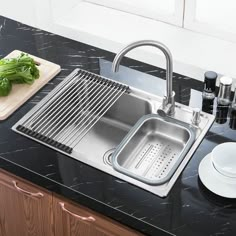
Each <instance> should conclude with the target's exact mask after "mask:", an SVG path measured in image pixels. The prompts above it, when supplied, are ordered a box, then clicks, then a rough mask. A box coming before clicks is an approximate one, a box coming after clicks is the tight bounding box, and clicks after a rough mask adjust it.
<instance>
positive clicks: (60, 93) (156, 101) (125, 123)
mask: <svg viewBox="0 0 236 236" xmlns="http://www.w3.org/2000/svg"><path fill="white" fill-rule="evenodd" d="M81 71H82V72H81ZM78 73H80V76H81V78H82V79H85V80H84V81H83V82H82V83H81V86H82V87H81V88H80V90H78V89H77V87H76V86H77V84H74V82H73V79H74V76H77V74H78ZM72 77H73V78H72ZM76 78H77V77H76ZM94 81H95V82H96V81H98V82H96V83H95V82H94ZM104 81H105V82H104ZM106 81H107V79H106V78H104V77H103V78H102V77H101V78H98V76H97V75H95V74H92V73H90V72H86V71H83V70H76V71H75V72H73V73H72V74H71V76H68V78H66V79H64V80H63V82H62V83H61V84H60V85H58V86H57V87H56V88H55V89H54V90H53V91H52V92H51V93H49V94H48V95H47V96H46V97H45V98H44V99H43V100H42V101H41V102H40V103H38V104H37V105H36V106H35V107H34V108H33V109H32V110H31V111H29V112H28V113H27V114H26V115H25V116H24V117H23V118H21V120H19V121H18V122H17V123H16V124H15V125H14V126H13V127H12V129H13V130H14V131H15V132H18V133H20V134H22V135H24V136H26V137H29V138H31V139H33V140H35V141H37V142H40V143H42V144H44V145H46V146H49V147H50V148H53V149H55V150H57V151H59V152H62V153H64V154H65V155H68V156H69V157H71V158H74V159H76V160H78V161H81V162H83V163H86V164H88V165H90V166H92V167H94V168H97V169H99V170H102V171H104V172H106V173H108V174H111V175H113V176H115V177H117V178H119V179H122V180H124V181H127V182H129V183H131V184H133V185H136V186H138V187H140V188H142V189H145V190H147V191H149V192H151V193H153V194H155V195H158V196H160V197H165V196H167V194H168V193H169V191H170V189H171V188H172V186H173V185H174V183H175V181H176V180H177V178H178V177H179V175H180V174H181V172H182V171H183V169H184V167H185V166H186V164H187V163H188V161H189V160H190V158H191V156H192V155H193V153H194V152H195V150H196V149H197V147H198V145H199V144H200V143H201V141H202V139H203V138H204V136H205V134H206V132H207V131H208V129H209V128H210V127H211V125H212V123H213V121H214V116H213V115H210V114H207V113H204V112H201V115H200V119H201V122H200V123H199V125H198V126H193V125H192V113H193V110H192V109H191V108H190V107H187V106H184V105H182V104H178V103H176V104H175V114H174V116H173V117H172V118H168V117H167V118H165V119H161V118H160V117H159V118H158V119H157V118H154V117H157V110H158V108H159V107H160V106H161V104H162V98H161V97H159V96H156V95H153V94H150V93H146V92H144V91H142V90H138V89H136V88H133V87H129V88H128V90H127V86H126V87H125V89H126V92H124V91H123V87H124V86H125V85H120V84H116V82H114V81H112V80H109V81H108V82H106ZM103 83H105V84H106V88H104V86H103ZM92 84H97V85H95V87H94V88H93V89H94V91H95V88H97V87H96V86H103V87H102V89H109V91H110V93H111V94H113V93H117V94H118V95H119V96H117V98H116V99H114V100H113V101H114V102H112V103H111V105H110V106H109V109H106V110H105V109H104V110H102V111H101V113H98V112H97V110H98V108H97V107H98V106H97V105H96V103H95V105H93V106H91V109H90V110H89V109H87V110H86V109H85V108H86V106H87V105H88V104H89V103H90V102H91V101H92V100H94V99H96V101H99V102H100V101H101V99H104V97H105V96H107V93H104V96H101V98H99V99H97V98H98V95H96V96H95V95H94V93H93V95H92V96H90V97H89V95H88V94H89V93H90V90H89V88H90V85H91V87H92V86H93V85H92ZM73 86H74V87H73ZM71 88H73V90H74V91H75V92H76V91H79V93H81V94H82V93H83V91H84V93H83V96H82V99H84V100H85V101H86V103H84V105H83V107H82V109H81V110H79V111H78V112H77V110H78V109H79V107H80V105H79V104H78V102H77V100H78V101H79V102H80V101H81V100H79V99H80V98H79V97H78V95H76V94H75V95H70V94H71V92H70V91H72V90H70V89H71ZM74 88H76V89H74ZM66 91H67V92H66ZM68 91H69V92H68ZM99 91H101V89H99ZM64 92H65V93H64ZM66 97H67V98H66ZM69 97H71V98H72V99H71V100H69ZM87 98H88V99H87ZM63 99H67V102H65V101H63ZM57 101H58V102H57ZM106 102H108V103H109V102H110V100H107V101H105V100H104V104H105V106H106V104H107V103H106ZM63 104H66V105H65V106H63ZM74 104H75V105H74ZM93 104H94V103H93ZM99 107H100V106H99ZM66 109H68V112H67V111H66ZM93 109H94V110H95V109H96V113H94V114H92V115H89V119H87V120H88V122H89V123H87V125H86V126H84V128H83V130H85V131H86V132H84V133H82V135H81V136H78V137H80V138H79V141H78V142H77V141H76V142H74V141H71V143H72V144H74V145H73V146H72V145H69V147H68V146H66V145H64V144H63V143H60V141H61V140H63V135H64V133H66V137H68V136H69V135H71V137H72V138H73V139H75V140H76V138H77V137H76V136H75V135H73V132H75V133H76V132H77V126H78V123H81V121H78V119H77V120H76V122H74V123H73V124H71V121H73V120H74V119H75V118H76V117H77V116H80V117H82V118H80V119H81V120H83V119H84V117H86V116H87V115H88V114H91V113H92V110H93ZM65 111H66V112H65ZM99 112H100V111H99ZM47 113H48V114H49V115H47V116H46V115H45V114H47ZM54 113H55V114H57V115H56V116H55V115H54ZM63 113H65V114H66V115H65V116H64V117H63ZM70 113H71V115H70ZM80 114H82V115H80ZM98 115H99V119H97V118H96V117H97V116H98ZM141 117H145V122H144V121H143V122H138V120H139V119H140V118H141ZM147 117H149V118H150V117H152V119H146V118H147ZM41 118H42V119H43V121H42V122H41V120H40V119H41ZM94 118H96V119H95V121H96V122H94ZM91 122H92V125H90V127H89V129H85V128H86V127H87V126H88V124H90V123H91ZM137 122H138V126H139V128H140V129H139V131H138V132H137V133H135V132H133V134H135V135H133V136H132V135H131V136H130V137H131V138H130V144H132V145H128V146H126V147H125V148H124V149H122V150H120V152H119V154H120V156H119V158H118V159H117V166H118V165H119V167H121V168H123V169H125V170H126V171H127V170H128V171H129V172H132V174H129V175H127V172H122V171H120V168H119V167H118V168H117V166H116V167H115V169H114V168H113V166H112V155H113V153H114V152H115V151H116V150H119V147H120V145H121V143H122V140H123V139H124V138H125V137H126V136H127V135H129V134H130V132H131V131H132V129H134V128H133V127H136V125H135V124H136V123H137ZM37 124H41V125H37ZM54 124H55V125H54ZM62 124H65V128H63V126H62ZM57 130H58V133H56V131H57ZM193 130H194V131H193ZM40 132H41V133H40ZM131 133H132V132H131ZM45 134H49V136H46V135H45ZM128 137H129V136H128ZM67 139H68V138H64V140H65V141H66V140H67ZM65 144H66V143H65ZM157 144H158V147H157ZM166 144H167V146H166ZM147 145H149V147H151V148H154V149H156V151H157V150H158V148H160V149H161V150H162V151H163V154H164V153H166V155H167V157H168V158H167V159H166V158H164V159H163V162H165V161H167V160H170V159H171V155H174V154H175V155H176V157H178V158H175V160H174V161H173V162H172V163H173V164H170V165H169V169H170V171H167V172H166V173H168V172H169V174H166V175H165V174H164V172H163V173H162V175H163V178H156V175H157V176H158V177H159V176H161V172H160V173H159V172H155V171H154V172H152V171H147V169H148V168H149V166H148V167H147V168H146V166H147V165H149V164H145V160H144V159H142V157H141V159H140V157H139V158H137V157H136V154H135V153H136V152H140V151H141V152H142V150H144V151H145V150H146V149H148V148H149V147H148V146H147ZM161 145H163V146H161ZM168 145H169V146H168ZM134 146H135V147H134ZM146 146H147V147H146ZM117 147H118V149H117ZM167 147H168V148H170V149H171V150H169V149H168V148H167ZM163 148H164V149H165V148H167V150H164V149H163ZM154 149H153V150H152V151H154ZM170 153H171V154H170ZM127 158H128V159H127ZM149 159H150V163H154V159H153V160H152V158H149ZM142 161H143V162H142ZM141 162H142V163H141ZM140 163H141V164H140ZM167 163H168V161H167ZM154 164H155V163H154ZM135 166H136V167H138V168H137V169H135ZM151 168H152V166H151V164H150V170H152V169H151ZM134 169H135V171H136V172H135V171H134ZM117 170H118V171H117ZM137 173H138V175H137ZM152 173H154V175H153V174H152ZM140 174H141V176H142V178H138V177H137V176H140ZM152 176H153V177H152ZM143 179H145V180H144V181H143Z"/></svg>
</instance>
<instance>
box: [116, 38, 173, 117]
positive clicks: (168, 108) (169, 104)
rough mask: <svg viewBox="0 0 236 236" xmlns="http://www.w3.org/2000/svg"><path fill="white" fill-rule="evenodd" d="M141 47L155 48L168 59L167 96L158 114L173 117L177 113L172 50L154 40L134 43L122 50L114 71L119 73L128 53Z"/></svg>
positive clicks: (117, 56)
mask: <svg viewBox="0 0 236 236" xmlns="http://www.w3.org/2000/svg"><path fill="white" fill-rule="evenodd" d="M140 46H153V47H156V48H158V49H160V50H161V51H162V52H163V53H164V55H165V57H166V96H164V98H163V101H162V106H161V107H160V108H159V109H158V111H157V112H158V114H159V115H161V116H166V115H170V116H171V115H173V114H174V112H175V92H174V91H173V89H172V83H173V82H172V80H173V59H172V55H171V52H170V50H169V49H168V48H167V47H166V46H165V45H164V44H162V43H160V42H158V41H154V40H141V41H137V42H133V43H131V44H129V45H127V46H126V47H125V48H124V49H122V50H121V51H120V52H119V53H118V54H117V55H116V57H115V58H114V60H113V64H112V71H113V72H118V70H119V65H120V62H121V60H122V58H123V57H124V55H125V54H126V53H128V52H129V51H131V50H132V49H134V48H137V47H140Z"/></svg>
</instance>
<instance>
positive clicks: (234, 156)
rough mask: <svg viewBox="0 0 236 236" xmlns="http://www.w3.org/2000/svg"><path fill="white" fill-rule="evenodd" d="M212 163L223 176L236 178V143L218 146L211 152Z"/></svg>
mask: <svg viewBox="0 0 236 236" xmlns="http://www.w3.org/2000/svg"><path fill="white" fill-rule="evenodd" d="M211 161H212V164H213V166H214V167H215V168H216V170H217V171H219V172H220V173H221V174H223V175H225V176H227V177H231V178H236V142H228V143H222V144H220V145H218V146H216V147H215V148H214V149H213V150H212V152H211Z"/></svg>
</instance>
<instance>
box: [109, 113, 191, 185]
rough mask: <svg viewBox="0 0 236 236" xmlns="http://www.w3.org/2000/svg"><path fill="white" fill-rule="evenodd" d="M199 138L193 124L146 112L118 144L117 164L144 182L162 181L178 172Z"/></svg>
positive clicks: (123, 171)
mask: <svg viewBox="0 0 236 236" xmlns="http://www.w3.org/2000/svg"><path fill="white" fill-rule="evenodd" d="M194 140H195V130H194V129H193V127H191V126H189V125H187V124H185V123H183V122H181V121H177V120H175V119H172V118H170V117H165V118H164V117H160V116H158V115H155V114H151V115H146V116H143V117H142V118H141V119H140V120H139V121H138V122H137V123H136V124H135V126H134V127H133V128H132V129H131V131H130V132H129V133H128V135H127V136H126V137H125V138H124V139H123V141H122V142H121V143H120V144H119V145H118V147H117V148H116V151H115V152H114V154H113V158H112V159H113V160H112V164H113V167H114V168H115V169H116V170H117V171H119V172H121V173H123V174H126V175H128V176H130V177H133V178H135V179H138V180H140V181H142V182H144V183H147V184H151V185H158V184H163V183H165V182H167V181H168V180H169V179H170V178H171V176H172V175H173V174H174V172H175V171H176V169H177V168H178V165H179V164H180V163H181V161H182V160H183V158H184V157H185V155H186V153H187V152H188V150H189V149H190V147H191V146H192V144H193V142H194Z"/></svg>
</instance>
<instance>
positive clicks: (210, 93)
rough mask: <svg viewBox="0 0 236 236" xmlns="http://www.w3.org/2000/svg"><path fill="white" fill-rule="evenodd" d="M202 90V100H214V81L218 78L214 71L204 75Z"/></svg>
mask: <svg viewBox="0 0 236 236" xmlns="http://www.w3.org/2000/svg"><path fill="white" fill-rule="evenodd" d="M204 77H205V78H204V89H203V92H202V97H203V99H209V100H214V98H215V89H216V79H217V77H218V75H217V73H216V72H214V71H207V72H205V74H204Z"/></svg>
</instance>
